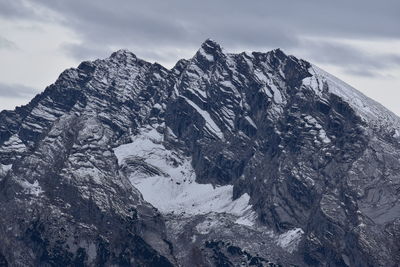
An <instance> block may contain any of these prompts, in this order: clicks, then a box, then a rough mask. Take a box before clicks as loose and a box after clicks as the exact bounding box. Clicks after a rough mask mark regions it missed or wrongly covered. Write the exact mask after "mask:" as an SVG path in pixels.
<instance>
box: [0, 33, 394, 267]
mask: <svg viewBox="0 0 400 267" xmlns="http://www.w3.org/2000/svg"><path fill="white" fill-rule="evenodd" d="M0 190H1V192H0V213H1V216H0V235H1V237H2V238H1V239H0V266H397V265H399V264H400V250H399V248H400V202H399V192H400V118H399V117H397V116H396V115H394V114H393V113H391V112H390V111H388V110H387V109H386V108H384V107H383V106H381V105H380V104H378V103H377V102H375V101H373V100H371V99H369V98H368V97H366V96H364V95H363V94H361V93H360V92H358V91H357V90H355V89H354V88H352V87H350V86H349V85H347V84H345V83H344V82H342V81H340V80H339V79H337V78H335V77H334V76H332V75H330V74H328V73H326V72H325V71H323V70H321V69H320V68H318V67H317V66H315V65H312V64H311V63H309V62H306V61H304V60H301V59H297V58H296V57H294V56H288V55H286V54H285V53H284V52H282V51H281V50H279V49H276V50H273V51H270V52H267V53H260V52H253V53H251V54H250V53H240V54H231V53H226V52H225V51H224V50H223V49H222V48H221V47H220V46H219V45H218V44H217V43H216V42H214V41H212V40H207V41H205V42H204V43H203V44H202V45H201V47H200V49H199V50H198V51H197V53H196V54H195V55H194V57H193V58H191V59H189V60H185V59H182V60H180V61H178V63H177V64H176V65H175V67H173V68H172V69H171V70H168V69H166V68H164V67H163V66H161V65H159V64H157V63H154V64H151V63H149V62H146V61H144V60H141V59H139V58H137V57H136V56H135V55H134V54H133V53H131V52H129V51H126V50H120V51H117V52H115V53H113V54H112V55H111V56H110V57H109V58H106V59H103V60H95V61H91V62H89V61H85V62H82V63H81V64H80V65H79V66H78V67H77V68H72V69H67V70H65V71H64V72H63V73H62V74H61V75H60V77H59V78H58V80H57V81H56V82H55V83H54V84H52V85H50V86H49V87H47V88H46V89H45V90H44V91H43V92H42V93H41V94H39V95H37V96H36V97H35V98H33V99H32V101H31V102H30V103H29V104H27V105H25V106H22V107H18V108H16V109H15V110H14V111H2V112H1V113H0Z"/></svg>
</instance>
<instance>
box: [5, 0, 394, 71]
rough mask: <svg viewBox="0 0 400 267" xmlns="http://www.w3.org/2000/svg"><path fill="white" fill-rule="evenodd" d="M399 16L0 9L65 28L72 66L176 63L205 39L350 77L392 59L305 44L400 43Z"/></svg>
mask: <svg viewBox="0 0 400 267" xmlns="http://www.w3.org/2000/svg"><path fill="white" fill-rule="evenodd" d="M398 10H400V1H398V0H386V1H385V3H384V4H383V3H382V2H379V1H375V0H352V1H348V0H336V1H320V0H306V1H294V0H282V1H274V0H255V1H251V2H246V1H241V0H229V1H215V0H204V1H187V0H169V1H164V0H147V1H129V0H119V1H108V0H88V1H79V0H32V1H30V2H29V4H28V2H27V1H25V0H15V1H12V2H11V4H8V3H7V4H4V3H1V2H0V16H3V17H10V18H18V17H19V18H21V19H27V18H28V19H32V20H41V21H43V20H48V21H51V22H54V20H56V21H57V23H60V24H62V25H64V26H65V27H68V28H70V29H72V30H73V31H74V32H75V33H76V34H78V37H79V38H80V40H81V43H80V44H64V45H63V46H62V49H63V50H64V51H65V53H66V54H68V55H70V56H72V57H73V58H75V59H78V60H84V59H89V58H92V59H93V58H99V57H104V56H106V55H108V54H109V53H110V52H111V50H112V49H111V48H115V47H118V48H127V49H129V50H131V51H133V52H134V53H136V54H138V55H139V56H142V57H144V58H146V59H149V60H155V61H160V62H161V63H165V62H172V61H176V60H177V59H179V58H180V57H181V56H180V55H179V53H178V52H177V51H176V47H179V48H183V49H186V50H192V51H193V52H194V51H195V50H196V49H197V48H198V47H199V45H200V43H201V42H202V41H204V40H205V39H206V38H213V39H215V40H217V41H218V42H220V43H221V44H222V45H223V46H224V47H226V49H227V50H236V51H237V50H241V49H246V50H258V51H266V50H269V49H272V48H276V47H280V48H283V49H284V50H285V51H296V50H304V51H307V52H306V53H305V55H306V56H307V57H309V58H310V59H313V60H315V61H316V62H319V63H328V64H332V65H337V66H341V67H342V68H343V69H348V70H349V71H352V72H353V74H354V75H368V74H372V73H374V70H376V69H379V68H382V69H383V68H390V67H393V66H394V65H396V64H397V63H396V56H395V55H390V54H387V55H384V57H383V58H382V56H381V55H379V56H378V55H369V54H366V53H365V52H362V51H359V50H357V49H355V48H353V47H346V46H343V45H341V44H339V43H329V42H320V43H317V42H314V43H313V42H307V41H305V40H306V38H305V37H310V36H311V37H312V36H313V37H318V38H319V39H324V38H328V37H329V38H330V39H332V38H338V37H339V38H351V39H357V38H361V39H387V40H389V39H396V40H399V39H400V27H398V25H399V24H400V16H399V15H398ZM383 59H384V60H383ZM397 60H398V58H397ZM375 72H376V71H375Z"/></svg>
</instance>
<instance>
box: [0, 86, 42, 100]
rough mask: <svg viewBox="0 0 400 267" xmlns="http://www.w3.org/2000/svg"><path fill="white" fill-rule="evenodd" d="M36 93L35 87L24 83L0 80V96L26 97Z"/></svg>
mask: <svg viewBox="0 0 400 267" xmlns="http://www.w3.org/2000/svg"><path fill="white" fill-rule="evenodd" d="M37 93H38V92H37V90H36V89H34V88H32V87H29V86H26V85H22V84H7V83H2V82H0V98H3V97H4V98H27V97H32V96H34V95H35V94H37Z"/></svg>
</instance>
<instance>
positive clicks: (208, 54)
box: [195, 39, 223, 62]
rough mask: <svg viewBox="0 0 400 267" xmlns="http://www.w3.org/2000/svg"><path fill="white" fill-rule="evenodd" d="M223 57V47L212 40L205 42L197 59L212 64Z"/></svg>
mask: <svg viewBox="0 0 400 267" xmlns="http://www.w3.org/2000/svg"><path fill="white" fill-rule="evenodd" d="M222 55H223V51H222V47H221V46H220V45H219V44H218V43H217V42H215V41H214V40H212V39H207V40H205V41H204V42H203V43H202V44H201V46H200V49H199V50H198V51H197V53H196V56H195V57H196V58H198V59H200V60H206V61H209V62H212V61H214V60H216V59H218V58H221V57H222Z"/></svg>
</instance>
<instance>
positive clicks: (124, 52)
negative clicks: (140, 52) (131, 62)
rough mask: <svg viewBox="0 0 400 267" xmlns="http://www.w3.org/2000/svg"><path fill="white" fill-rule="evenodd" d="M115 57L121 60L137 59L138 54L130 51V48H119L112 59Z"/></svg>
mask: <svg viewBox="0 0 400 267" xmlns="http://www.w3.org/2000/svg"><path fill="white" fill-rule="evenodd" d="M112 58H115V59H117V60H118V61H119V60H126V59H136V58H137V57H136V55H135V54H134V53H132V52H131V51H129V50H128V49H119V50H117V51H115V52H113V53H112V54H111V56H110V59H112Z"/></svg>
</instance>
